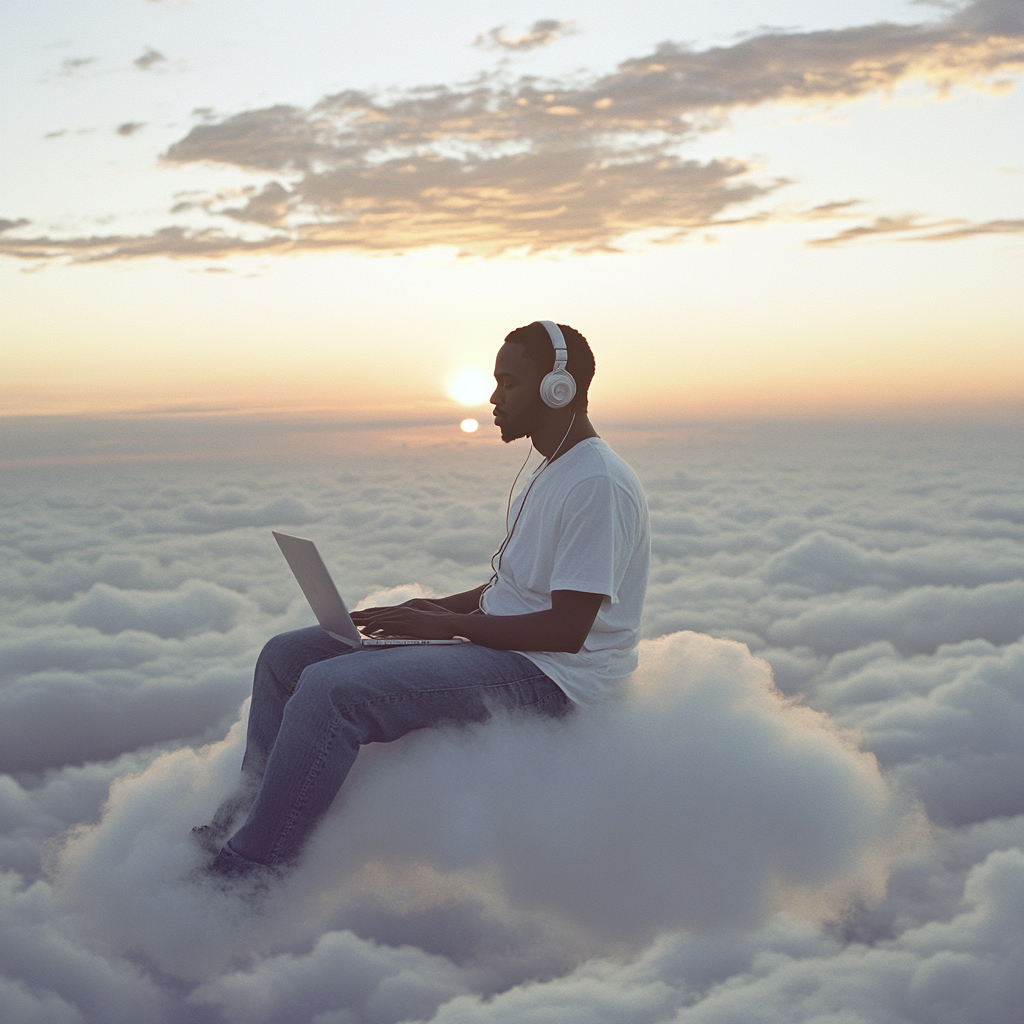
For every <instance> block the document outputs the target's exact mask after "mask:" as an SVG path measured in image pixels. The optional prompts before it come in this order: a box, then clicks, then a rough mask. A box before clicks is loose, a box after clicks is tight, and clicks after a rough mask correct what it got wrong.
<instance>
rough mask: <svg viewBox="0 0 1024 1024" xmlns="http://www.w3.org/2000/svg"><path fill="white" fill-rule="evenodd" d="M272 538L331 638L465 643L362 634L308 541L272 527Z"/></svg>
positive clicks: (378, 643)
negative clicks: (279, 531)
mask: <svg viewBox="0 0 1024 1024" xmlns="http://www.w3.org/2000/svg"><path fill="white" fill-rule="evenodd" d="M271 533H273V534H274V540H276V541H277V546H278V547H279V548H280V549H281V553H282V554H283V555H284V557H285V559H286V560H287V562H288V565H289V566H291V570H292V572H293V573H295V578H296V579H297V580H298V581H299V586H300V587H301V588H302V592H303V594H305V595H306V600H307V601H308V602H309V607H310V608H312V609H313V614H314V615H315V616H316V618H317V622H319V623H320V625H321V626H323V628H324V629H326V630H327V632H328V633H330V634H331V636H333V637H334V639H335V640H340V641H341V642H342V643H343V644H348V645H349V646H350V647H405V646H410V645H413V644H466V643H469V641H468V640H466V639H465V638H464V637H455V638H454V639H452V640H420V639H418V638H416V637H395V636H385V637H375V636H363V634H362V633H360V632H359V630H358V629H357V628H356V624H355V623H354V622H353V621H352V616H351V615H349V613H348V609H347V608H346V607H345V602H344V601H342V599H341V594H339V593H338V588H337V587H336V586H335V585H334V580H332V579H331V574H330V573H329V572H328V571H327V566H326V565H324V560H323V559H322V558H321V557H320V552H319V551H317V549H316V545H315V544H314V543H313V542H312V541H311V540H303V539H302V538H301V537H289V536H288V534H286V533H278V532H277V531H276V530H272V531H271Z"/></svg>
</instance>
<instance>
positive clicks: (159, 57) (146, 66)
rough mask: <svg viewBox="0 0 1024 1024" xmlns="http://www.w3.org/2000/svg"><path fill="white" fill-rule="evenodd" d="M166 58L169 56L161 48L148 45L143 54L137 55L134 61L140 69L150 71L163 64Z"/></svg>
mask: <svg viewBox="0 0 1024 1024" xmlns="http://www.w3.org/2000/svg"><path fill="white" fill-rule="evenodd" d="M166 60H167V58H166V57H165V56H164V55H163V54H162V53H161V52H160V51H159V50H154V49H153V47H151V46H147V47H146V50H145V52H144V53H143V54H142V56H141V57H136V58H135V60H134V61H132V63H133V64H134V65H135V66H136V67H137V68H138V69H139V70H140V71H149V70H150V69H151V68H154V67H156V65H158V64H162V63H163V62H164V61H166Z"/></svg>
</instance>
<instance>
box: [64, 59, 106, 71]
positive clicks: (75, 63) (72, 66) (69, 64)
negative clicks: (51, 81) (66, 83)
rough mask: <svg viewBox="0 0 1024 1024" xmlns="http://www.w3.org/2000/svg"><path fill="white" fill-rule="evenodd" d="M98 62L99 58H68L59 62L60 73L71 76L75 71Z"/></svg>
mask: <svg viewBox="0 0 1024 1024" xmlns="http://www.w3.org/2000/svg"><path fill="white" fill-rule="evenodd" d="M98 60H99V57H68V58H67V59H66V60H62V61H61V63H60V73H61V74H62V75H73V74H74V73H75V72H76V71H81V70H82V68H85V67H88V66H89V65H90V64H95V63H96V61H98Z"/></svg>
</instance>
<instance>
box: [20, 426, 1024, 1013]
mask: <svg viewBox="0 0 1024 1024" xmlns="http://www.w3.org/2000/svg"><path fill="white" fill-rule="evenodd" d="M294 431H295V425H294V424H292V425H289V424H259V423H255V422H246V423H245V424H243V425H242V426H239V425H238V424H237V423H235V421H230V422H228V421H224V423H220V422H219V421H218V420H217V419H216V418H211V417H202V418H197V419H195V420H192V421H185V420H183V419H181V418H180V417H179V418H176V419H174V420H153V421H145V420H139V421H137V422H134V423H133V426H132V429H131V430H129V431H126V430H125V428H124V423H123V421H120V422H119V423H106V424H104V423H97V422H95V421H89V420H82V421H75V420H73V419H64V420H61V421H60V422H59V423H56V422H54V423H50V422H49V421H47V422H45V423H41V422H39V421H34V420H33V421H30V420H18V421H8V422H6V423H5V438H6V440H5V447H6V448H7V450H8V451H9V452H10V453H11V454H12V455H16V456H18V457H21V458H23V459H24V460H25V463H24V464H21V465H19V466H17V467H14V468H12V469H10V470H9V472H7V473H6V474H5V483H6V486H5V488H4V489H3V491H2V492H0V508H2V510H3V515H2V521H3V524H4V529H3V533H2V535H0V545H2V546H3V558H2V559H0V608H2V609H3V614H2V616H0V756H2V758H3V761H2V763H0V771H3V772H5V774H0V963H2V964H3V980H2V981H0V1013H3V1014H4V1019H5V1020H7V1019H10V1020H11V1021H12V1022H15V1024H20V1022H22V1021H46V1022H47V1024H49V1021H51V1020H52V1021H58V1022H60V1021H65V1020H67V1021H75V1022H78V1024H83V1022H84V1024H92V1022H94V1021H96V1022H98V1021H102V1022H104V1024H106V1022H108V1021H109V1022H120V1021H125V1022H129V1021H130V1022H131V1024H151V1022H152V1024H166V1022H171V1021H173V1022H177V1021H195V1022H197V1024H200V1022H201V1024H225V1022H232V1024H233V1022H238V1024H254V1022H257V1021H261V1020H265V1021H268V1022H269V1021H273V1022H274V1024H352V1022H354V1021H373V1022H375V1024H398V1022H406V1024H408V1022H413V1024H428V1022H429V1024H453V1022H460V1024H464V1022H469V1021H472V1022H478V1021H479V1022H491V1024H495V1022H501V1021H516V1022H518V1021H522V1020H531V1019H544V1020H552V1021H563V1020H564V1021H566V1024H578V1022H583V1024H597V1022H601V1024H609V1022H610V1024H638V1022H650V1024H662V1022H664V1021H669V1020H671V1021H683V1022H694V1024H705V1022H708V1021H730V1022H731V1021H734V1020H756V1021H785V1022H789V1024H796V1022H806V1021H810V1020H814V1019H818V1018H823V1017H835V1018H837V1019H838V1018H840V1017H842V1016H843V1015H844V1014H845V1015H846V1016H847V1017H850V1018H851V1019H854V1018H856V1019H863V1020H871V1021H885V1022H891V1024H934V1021H936V1020H942V1019H946V1018H948V1019H963V1020H971V1021H978V1022H980V1024H1009V1022H1011V1021H1014V1020H1015V1019H1016V1016H1017V1015H1018V1007H1019V1005H1020V1001H1021V996H1022V993H1021V991H1020V982H1019V966H1018V965H1019V960H1020V951H1021V943H1022V941H1024V933H1022V929H1021V920H1022V919H1024V915H1022V914H1021V911H1020V906H1021V903H1020V900H1021V898H1022V892H1024V863H1022V854H1021V851H1022V849H1024V807H1022V804H1021V790H1020V786H1019V784H1018V780H1019V778H1020V777H1021V773H1022V772H1024V761H1022V755H1021V752H1020V742H1019V737H1020V732H1021V729H1022V727H1024V689H1022V686H1024V639H1022V637H1021V634H1022V633H1024V625H1022V622H1024V617H1022V616H1020V615H1018V614H1017V613H1016V612H1015V611H1014V609H1015V608H1016V607H1017V605H1016V604H1015V603H1014V602H1016V601H1018V600H1019V587H1020V576H1021V569H1020V566H1021V556H1022V552H1024V523H1022V522H1021V521H1020V520H1021V516H1020V515H1019V509H1020V508H1021V507H1022V501H1024V493H1022V491H1021V482H1020V474H1019V465H1018V463H1019V454H1018V453H1019V443H1018V441H1019V431H1018V429H1017V428H1016V427H1011V428H1004V427H999V426H971V425H964V424H961V425H951V424H938V423H931V424H925V425H921V426H913V425H903V426H901V427H900V428H899V429H898V432H897V431H894V430H893V429H892V428H889V427H884V426H879V425H860V426H857V425H843V426H834V427H832V428H829V429H822V428H821V427H820V426H808V427H800V426H795V425H769V426H765V425H760V426H725V425H718V426H716V425H708V426H706V427H705V428H703V429H702V430H701V431H694V430H692V429H690V430H685V431H680V432H679V433H678V434H677V433H675V432H672V431H668V430H666V432H665V433H664V434H663V435H662V436H660V437H659V438H658V440H657V442H656V443H652V444H640V443H638V442H635V441H632V440H627V439H626V435H623V436H622V437H621V438H620V437H617V436H616V434H615V431H613V430H609V431H608V432H607V433H608V435H609V439H610V441H611V443H612V444H613V446H616V447H617V448H618V449H619V450H620V451H622V452H623V454H624V455H626V457H627V458H628V460H629V461H630V462H631V463H632V464H633V465H634V466H635V467H636V468H637V470H638V473H639V474H640V476H641V478H642V480H643V481H644V484H645V487H646V490H647V493H648V496H649V501H650V505H651V509H652V524H653V532H654V540H655V546H656V549H657V551H658V554H657V555H656V557H655V560H654V564H653V566H652V575H651V585H650V588H649V594H648V600H647V607H646V612H645V621H644V631H645V635H646V636H647V637H648V639H647V640H646V641H645V643H644V648H643V654H642V670H641V672H640V673H639V675H638V677H637V680H636V692H635V694H634V696H633V697H632V698H631V699H630V700H629V701H627V702H626V703H624V704H622V705H620V706H618V707H616V708H613V709H608V711H607V712H606V713H605V714H603V715H602V714H594V715H586V714H584V715H581V716H577V717H576V719H575V720H570V721H569V722H567V723H540V722H533V723H512V722H508V721H498V722H492V723H490V724H489V725H487V726H484V727H480V728H474V729H470V730H466V731H454V732H449V731H437V732H429V733H421V734H418V735H412V736H409V737H406V739H404V740H402V741H400V742H399V743H397V744H391V745H384V746H374V747H369V748H367V749H366V750H364V751H363V753H362V754H361V755H360V759H359V762H358V763H357V765H356V768H355V769H354V771H353V774H352V776H351V777H350V779H349V780H348V783H347V784H346V787H345V789H344V790H343V792H342V796H341V798H340V799H339V801H338V802H337V804H336V805H335V807H334V808H333V809H332V811H331V813H330V815H329V816H328V819H327V820H326V821H325V823H324V825H323V827H322V829H321V830H320V832H319V833H318V834H317V836H316V838H315V840H314V843H313V845H312V846H311V847H310V849H309V851H308V855H307V857H306V858H305V861H304V863H303V865H302V867H301V868H300V870H298V871H297V872H296V873H294V874H293V875H291V876H290V877H289V878H288V879H287V880H285V881H284V882H283V883H282V884H281V885H280V887H278V888H276V889H275V890H274V891H273V892H272V893H271V894H270V895H269V897H268V898H267V899H266V900H265V901H264V902H263V904H262V905H261V907H259V908H256V907H253V906H252V905H250V904H248V903H247V902H246V901H245V900H244V899H239V898H238V897H237V896H233V895H231V894H229V893H225V892H223V891H218V890H216V889H213V888H210V887H208V886H204V885H202V884H198V883H197V882H196V881H195V880H194V879H192V878H191V877H190V872H191V871H192V870H193V868H194V867H195V866H196V864H197V863H198V860H199V853H198V851H197V850H196V849H195V848H194V847H193V845H192V843H191V842H190V840H189V836H188V830H189V828H190V827H191V826H192V825H194V824H197V823H199V822H201V821H203V820H205V819H206V817H207V816H208V815H209V814H210V812H211V811H212V809H213V808H214V807H215V806H216V805H217V803H218V801H219V800H220V799H221V797H222V796H223V795H224V794H226V793H228V792H230V790H231V789H232V787H233V786H234V784H235V781H236V779H237V772H238V766H239V759H240V756H241V751H242V746H243V743H244V736H243V730H244V722H245V710H244V707H243V709H242V714H241V717H240V716H239V706H240V705H241V704H242V703H243V700H244V698H245V697H246V695H247V692H248V687H249V685H250V681H251V673H252V665H253V660H254V658H255V654H256V652H257V651H258V649H259V646H260V643H261V642H262V640H263V639H264V638H265V637H267V636H268V635H270V634H272V633H275V632H279V631H281V630H284V629H288V628H293V627H295V626H299V625H305V624H307V623H308V622H310V621H311V619H310V613H309V610H308V606H307V605H306V603H305V601H304V599H303V598H302V597H301V595H300V594H299V592H298V589H297V587H296V586H295V585H294V583H293V581H292V580H291V578H290V576H289V574H288V571H287V567H286V566H285V564H284V562H283V560H282V559H281V557H280V554H279V552H278V551H277V549H276V546H275V545H274V544H273V540H272V538H270V536H269V532H268V526H274V525H277V522H278V521H280V520H281V519H295V520H296V521H300V520H301V521H302V523H303V524H304V525H303V527H302V530H303V532H304V533H306V534H307V535H311V536H313V537H314V538H315V539H316V540H317V541H318V544H319V546H320V547H321V550H322V551H323V552H324V554H325V557H326V560H327V562H328V564H329V565H330V566H331V568H332V572H333V573H334V574H335V577H336V579H337V580H338V582H339V585H340V586H341V587H342V590H343V591H344V593H345V596H346V600H350V601H351V603H352V604H355V603H356V600H357V598H359V597H360V596H361V595H363V594H367V595H369V596H368V598H367V600H370V601H374V602H376V601H378V600H387V599H394V600H399V599H401V598H402V597H403V596H405V595H407V594H411V593H413V592H414V591H413V590H412V589H408V588H406V589H405V590H401V589H395V588H397V587H398V586H399V585H400V584H403V583H408V581H409V580H419V581H420V582H421V585H422V586H421V588H420V589H419V590H417V591H415V592H417V593H425V592H426V593H430V592H433V593H439V592H454V591H456V590H461V589H466V588H467V587H469V586H472V585H474V584H475V583H478V582H480V580H481V579H483V578H486V572H487V563H486V558H487V555H488V554H489V553H490V551H491V550H493V548H494V546H496V543H497V541H498V540H500V535H501V515H502V511H503V508H504V497H505V494H506V493H507V486H508V483H509V480H510V479H511V477H512V475H514V473H515V469H516V465H517V457H518V458H521V453H519V452H517V451H513V450H511V446H510V447H509V448H506V447H503V446H489V445H488V446H481V445H479V444H470V443H468V442H465V443H464V442H463V441H462V440H461V439H457V435H456V432H455V430H454V427H453V441H452V443H451V444H443V443H439V444H435V445H422V444H421V445H418V446H416V447H415V448H412V447H410V449H409V450H404V449H401V448H400V447H393V448H392V449H390V450H389V451H390V453H389V454H387V455H386V456H383V457H382V456H381V455H380V454H379V453H378V451H377V450H378V449H379V447H380V446H379V445H375V444H370V443H369V441H368V442H367V444H365V445H342V446H340V448H339V454H338V455H337V456H336V457H333V458H332V459H331V460H330V462H329V466H328V468H326V469H325V462H324V459H323V457H322V455H320V454H317V455H316V457H315V459H312V458H311V459H310V461H308V462H301V461H299V462H297V461H296V460H295V459H294V458H292V459H291V460H290V461H289V462H287V463H285V462H282V463H278V464H274V463H271V462H268V461H265V460H266V453H267V452H274V451H277V450H279V447H278V446H279V445H280V444H282V443H283V442H282V441H281V437H285V438H287V439H289V440H288V443H289V444H292V443H293V438H294ZM392 432H393V429H392ZM309 436H311V437H315V436H316V435H315V434H312V433H311V434H310V435H309ZM410 436H411V435H410ZM252 437H256V438H258V441H259V443H258V445H257V446H256V448H255V449H254V450H258V451H259V452H260V453H261V454H260V456H259V457H256V456H253V457H250V458H248V460H246V459H243V458H238V459H236V460H235V462H233V463H229V462H228V461H227V460H221V461H218V462H211V463H207V462H205V461H202V460H197V459H196V458H195V453H196V451H197V450H199V449H198V447H197V445H198V442H199V440H202V442H203V443H204V444H206V445H208V446H211V447H210V450H216V451H219V450H220V448H218V447H217V446H218V445H224V444H234V443H237V442H238V441H240V440H241V439H243V438H252ZM367 437H368V438H369V435H367ZM202 450H204V451H205V450H206V449H202ZM289 450H292V448H289ZM321 451H322V448H319V447H318V448H317V452H318V453H319V452H321ZM54 452H57V453H59V454H60V456H61V457H62V459H63V460H64V462H63V463H61V464H59V465H56V466H52V467H51V466H48V465H47V463H46V460H47V458H48V457H49V456H50V455H51V454H53V453H54ZM97 452H99V453H102V454H105V455H107V456H110V457H111V458H115V457H116V458H123V457H125V456H131V457H132V460H133V461H131V462H130V463H128V464H127V465H125V464H123V463H118V462H116V461H115V462H113V463H109V464H108V463H103V462H90V461H89V460H90V459H92V458H94V456H95V455H96V453H97ZM371 452H373V453H376V454H371ZM176 455H177V456H179V458H178V459H177V461H176V458H175V456H176ZM142 456H146V457H147V458H152V460H153V461H152V462H147V461H145V460H144V459H142V458H141V457H142ZM261 460H262V461H261ZM69 462H70V464H69ZM314 466H315V470H316V471H315V472H310V468H311V467H314ZM455 534H458V535H460V536H465V537H468V538H470V540H471V541H472V543H471V544H470V545H469V547H471V548H474V549H476V548H478V549H479V552H473V553H472V554H473V557H476V555H477V554H479V560H478V561H475V562H474V561H472V560H469V561H459V560H457V559H456V558H453V557H451V556H452V555H453V554H460V553H462V552H461V549H460V548H459V547H458V546H457V545H456V544H455V543H454V535H455ZM467 554H468V552H467ZM382 590H384V591H388V590H390V596H389V597H388V596H382V594H381V591H382ZM373 591H377V592H378V593H376V594H374V593H372V592H373ZM697 620H700V621H702V622H704V623H705V624H706V632H713V633H715V634H716V635H717V637H720V638H724V639H714V638H712V637H711V636H708V635H706V633H705V635H698V634H696V633H693V632H680V631H679V630H681V629H682V630H685V629H686V628H687V624H688V623H689V624H691V625H690V628H692V623H694V622H696V621H697ZM997 633H998V634H999V635H996V634H997ZM1004 634H1005V635H1004ZM986 636H987V637H988V638H989V639H984V638H985V637H986ZM738 641H744V642H749V644H750V645H751V647H752V648H753V653H751V652H750V651H748V650H747V649H746V648H745V647H744V646H743V644H742V643H741V642H738ZM769 665H770V666H771V667H772V671H770V670H769V667H768V666H769ZM773 676H774V683H775V686H773ZM776 687H777V688H776ZM798 695H802V696H798ZM917 803H919V804H920V805H921V806H923V807H924V808H925V809H926V811H927V814H928V816H929V819H930V825H929V827H928V829H927V831H925V832H922V830H921V829H920V827H919V826H920V824H921V823H920V819H918V818H917V817H915V813H914V812H913V810H912V808H913V806H914V805H915V804H917ZM908 808H911V810H910V811H909V813H908ZM886 879H887V881H886ZM851 1015H852V1016H851Z"/></svg>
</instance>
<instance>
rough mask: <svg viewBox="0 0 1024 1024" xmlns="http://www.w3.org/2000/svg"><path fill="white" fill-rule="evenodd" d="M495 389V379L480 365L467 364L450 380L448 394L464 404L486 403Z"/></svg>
mask: <svg viewBox="0 0 1024 1024" xmlns="http://www.w3.org/2000/svg"><path fill="white" fill-rule="evenodd" d="M493 390H494V381H493V380H491V378H490V377H488V376H487V374H486V373H484V371H483V370H481V369H480V368H479V367H476V366H467V367H466V368H465V369H463V370H459V372H458V373H457V374H455V376H454V377H452V379H451V380H450V381H449V382H448V395H449V397H451V398H454V399H455V401H456V402H459V403H461V404H462V405H484V404H485V403H486V402H487V399H488V398H490V396H491V392H492V391H493Z"/></svg>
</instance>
